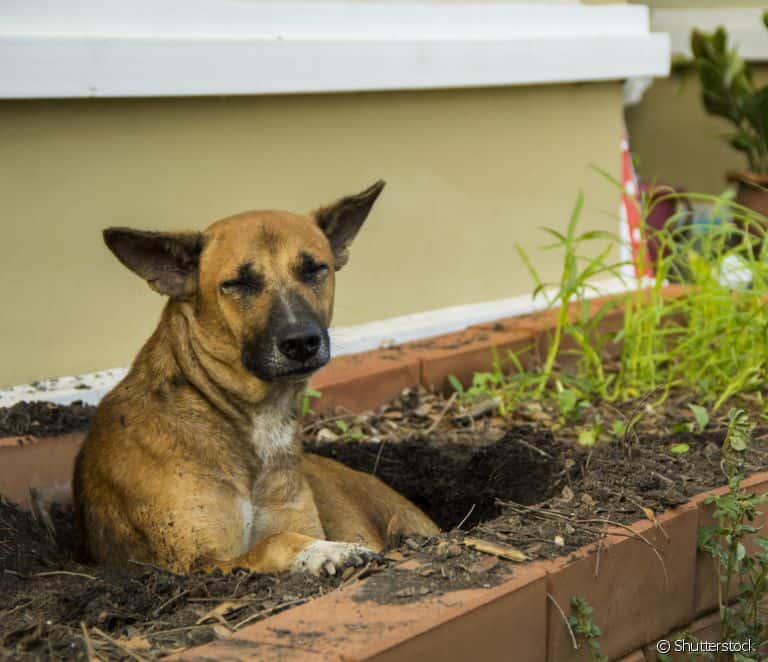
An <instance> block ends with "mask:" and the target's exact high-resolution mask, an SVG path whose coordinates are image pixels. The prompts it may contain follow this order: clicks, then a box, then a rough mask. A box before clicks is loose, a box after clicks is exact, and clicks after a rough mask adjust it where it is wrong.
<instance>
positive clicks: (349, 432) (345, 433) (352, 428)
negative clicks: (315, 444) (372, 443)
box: [336, 420, 365, 441]
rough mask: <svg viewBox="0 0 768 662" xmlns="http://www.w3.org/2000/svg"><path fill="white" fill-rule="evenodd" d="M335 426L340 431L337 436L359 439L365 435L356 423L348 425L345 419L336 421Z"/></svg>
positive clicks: (353, 439)
mask: <svg viewBox="0 0 768 662" xmlns="http://www.w3.org/2000/svg"><path fill="white" fill-rule="evenodd" d="M336 428H337V429H338V430H339V432H340V433H341V434H340V435H339V436H340V437H341V438H342V439H351V440H352V441H360V440H361V439H362V438H363V437H364V436H365V435H364V433H363V431H362V430H361V429H360V428H359V427H358V426H356V425H350V424H349V423H347V422H346V421H343V420H338V421H336Z"/></svg>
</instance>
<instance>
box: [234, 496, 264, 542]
mask: <svg viewBox="0 0 768 662" xmlns="http://www.w3.org/2000/svg"><path fill="white" fill-rule="evenodd" d="M238 507H239V510H240V519H241V521H242V523H243V543H242V550H243V553H245V552H247V551H248V550H249V549H250V548H251V547H252V546H253V545H255V544H256V543H257V542H258V541H259V540H261V539H262V538H263V537H264V534H265V532H266V531H267V529H268V528H269V515H268V514H267V513H266V512H265V511H263V510H262V509H260V508H255V507H254V505H253V502H252V501H251V500H250V499H244V498H241V499H239V500H238Z"/></svg>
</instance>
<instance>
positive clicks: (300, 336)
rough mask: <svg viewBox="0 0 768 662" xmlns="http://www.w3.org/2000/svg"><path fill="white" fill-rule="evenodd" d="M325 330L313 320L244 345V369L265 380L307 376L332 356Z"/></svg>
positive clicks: (263, 336) (285, 328)
mask: <svg viewBox="0 0 768 662" xmlns="http://www.w3.org/2000/svg"><path fill="white" fill-rule="evenodd" d="M330 345H331V343H330V339H329V337H328V331H327V330H326V329H325V328H324V327H322V326H321V325H320V324H318V323H317V322H315V321H314V320H311V321H306V322H301V323H296V324H291V325H289V326H286V327H283V328H281V329H280V330H279V331H278V332H276V333H271V334H269V333H267V334H263V335H262V336H261V337H259V338H256V339H254V340H252V341H251V342H248V343H246V345H245V347H244V348H243V353H242V361H243V365H244V366H245V368H246V369H247V370H248V371H249V372H251V373H253V374H254V375H256V377H258V378H259V379H262V380H264V381H274V380H276V379H281V378H291V377H293V378H302V377H308V376H309V375H311V374H312V373H313V372H315V371H316V370H319V369H320V368H322V367H323V366H324V365H325V364H326V363H328V360H329V359H330V357H331V348H330Z"/></svg>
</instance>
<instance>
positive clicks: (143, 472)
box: [74, 182, 438, 574]
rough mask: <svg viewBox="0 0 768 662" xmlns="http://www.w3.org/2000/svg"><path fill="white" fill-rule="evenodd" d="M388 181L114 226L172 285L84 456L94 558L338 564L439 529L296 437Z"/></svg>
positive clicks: (151, 270)
mask: <svg viewBox="0 0 768 662" xmlns="http://www.w3.org/2000/svg"><path fill="white" fill-rule="evenodd" d="M383 186H384V183H383V182H378V183H377V184H374V185H373V186H372V187H371V188H369V189H368V190H366V191H363V192H362V193H360V194H359V195H354V196H350V197H346V198H343V199H342V200H340V201H339V202H337V203H335V204H332V205H330V206H328V207H325V208H322V209H320V210H318V211H316V212H314V213H313V214H311V215H309V216H302V215H297V214H291V213H288V212H278V211H255V212H247V213H244V214H239V215H237V216H232V217H230V218H225V219H224V220H221V221H218V222H217V223H214V224H213V225H211V226H210V227H209V228H208V229H207V230H205V231H204V232H202V233H199V232H189V233H159V232H142V231H138V230H128V229H123V228H110V229H108V230H106V231H105V232H104V239H105V241H106V243H107V246H109V248H110V249H111V250H112V252H113V253H114V254H115V255H116V256H117V258H118V259H119V260H120V261H121V262H122V263H123V264H124V265H125V266H127V267H128V268H129V269H131V270H132V271H134V272H136V273H137V274H138V275H140V276H141V277H143V278H144V279H146V280H147V281H148V282H149V285H150V286H151V287H152V288H153V289H154V290H157V291H158V292H160V293H161V294H165V295H168V296H169V297H170V300H169V301H168V303H167V305H166V306H165V309H164V311H163V314H162V317H161V320H160V323H159V325H158V327H157V329H156V330H155V332H154V334H153V335H152V337H151V338H150V339H149V341H148V342H147V343H146V344H145V345H144V347H143V348H142V350H141V351H140V352H139V354H138V356H137V357H136V359H135V361H134V363H133V366H132V368H131V370H130V372H129V374H128V376H127V377H126V378H125V379H124V380H123V381H122V382H121V383H120V384H119V385H118V386H117V387H115V389H114V390H113V391H112V392H111V393H109V394H108V395H107V396H106V397H105V398H104V400H103V401H102V403H101V404H100V405H99V408H98V410H97V412H96V415H95V418H94V420H93V424H92V427H91V430H90V432H89V434H88V437H87V439H86V441H85V445H84V446H83V448H82V450H81V452H80V455H79V456H78V459H77V465H76V468H75V477H74V492H75V502H76V505H77V511H78V516H79V520H80V523H81V527H82V530H83V537H84V540H85V544H86V551H87V553H88V554H89V556H90V557H91V559H92V560H94V561H97V562H102V563H108V564H117V565H126V564H129V563H130V562H131V561H136V562H145V563H151V564H155V565H159V566H163V567H166V568H169V569H171V570H175V571H186V570H189V569H191V568H197V567H199V568H206V569H213V568H221V569H223V570H229V569H232V568H236V567H245V568H249V569H251V570H254V571H260V572H280V571H284V570H291V569H299V570H307V571H310V572H313V573H322V572H327V573H330V574H334V573H335V572H336V571H337V570H339V569H341V568H343V567H345V566H348V565H359V564H361V563H363V562H364V561H365V560H366V559H367V558H369V557H370V556H371V555H372V554H374V552H375V551H376V550H379V549H381V547H382V546H383V544H384V543H385V541H386V540H387V537H388V536H390V535H392V534H395V533H399V532H412V533H419V534H425V535H432V534H434V533H436V532H437V531H438V529H437V527H436V526H435V524H434V523H433V522H432V521H431V520H430V519H429V518H428V517H427V516H426V515H424V514H423V513H422V512H421V511H420V510H419V509H418V508H416V506H414V505H413V504H412V503H410V502H409V501H407V500H406V499H405V498H403V497H402V496H400V495H399V494H397V493H396V492H394V491H392V490H391V489H390V488H388V487H387V486H386V485H384V484H383V483H381V482H380V481H379V480H377V479H376V478H375V477H373V476H370V475H368V474H363V473H360V472H357V471H353V470H351V469H349V468H347V467H345V466H343V465H341V464H339V463H337V462H334V461H332V460H328V459H325V458H321V457H317V456H313V455H309V454H302V452H301V448H300V444H299V443H298V441H297V439H296V418H297V408H298V405H299V402H300V399H301V396H302V393H303V392H304V389H305V387H306V384H307V380H308V378H309V376H310V375H311V374H312V373H313V372H314V371H316V370H317V369H318V368H320V367H322V366H323V365H324V364H325V363H326V362H327V361H328V359H329V357H330V347H329V338H328V331H327V329H328V325H329V324H330V321H331V311H332V308H333V295H334V272H335V271H336V270H338V269H340V268H341V267H342V266H343V265H344V264H345V262H346V261H347V256H348V248H349V245H350V243H351V242H352V240H353V239H354V237H355V235H356V234H357V232H358V230H359V229H360V227H361V225H362V224H363V221H364V220H365V218H366V216H367V215H368V212H369V211H370V209H371V206H372V205H373V203H374V201H375V200H376V198H377V196H378V195H379V193H380V192H381V189H382V188H383ZM330 541H338V542H330Z"/></svg>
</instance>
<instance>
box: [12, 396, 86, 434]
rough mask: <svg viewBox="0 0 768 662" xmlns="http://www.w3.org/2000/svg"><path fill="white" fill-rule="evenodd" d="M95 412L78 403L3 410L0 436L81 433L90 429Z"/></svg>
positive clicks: (23, 404)
mask: <svg viewBox="0 0 768 662" xmlns="http://www.w3.org/2000/svg"><path fill="white" fill-rule="evenodd" d="M95 410H96V408H95V407H93V406H91V405H86V404H83V403H82V402H80V401H79V400H78V401H76V402H73V403H72V404H70V405H56V404H53V403H51V402H43V401H40V402H19V403H17V404H15V405H13V406H12V407H0V437H16V436H19V437H21V436H26V435H34V436H35V437H50V436H53V435H58V434H65V433H67V432H78V431H80V430H85V429H86V428H87V427H88V425H89V424H90V422H91V417H92V416H93V412H94V411H95Z"/></svg>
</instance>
